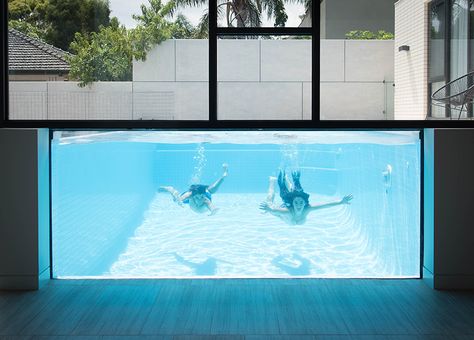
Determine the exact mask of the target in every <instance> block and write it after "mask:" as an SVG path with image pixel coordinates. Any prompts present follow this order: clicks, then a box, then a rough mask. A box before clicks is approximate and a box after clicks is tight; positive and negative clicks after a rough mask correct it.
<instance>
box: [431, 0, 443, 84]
mask: <svg viewBox="0 0 474 340" xmlns="http://www.w3.org/2000/svg"><path fill="white" fill-rule="evenodd" d="M445 10H446V9H445V4H444V2H439V3H434V4H431V11H430V14H431V26H430V49H429V78H430V81H439V80H440V79H443V80H444V78H445V70H444V64H445V58H444V56H445V34H446V19H445V17H446V12H445Z"/></svg>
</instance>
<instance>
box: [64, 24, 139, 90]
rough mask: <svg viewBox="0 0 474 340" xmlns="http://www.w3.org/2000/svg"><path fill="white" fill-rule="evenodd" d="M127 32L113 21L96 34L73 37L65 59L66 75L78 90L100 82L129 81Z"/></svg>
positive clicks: (77, 34) (130, 74) (130, 73)
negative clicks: (78, 83)
mask: <svg viewBox="0 0 474 340" xmlns="http://www.w3.org/2000/svg"><path fill="white" fill-rule="evenodd" d="M130 36H131V34H130V32H129V31H127V29H126V28H125V26H121V25H120V24H119V22H118V20H117V19H116V18H113V19H112V20H111V23H110V25H109V26H107V27H104V26H103V27H101V28H100V30H99V32H92V33H86V34H83V33H76V36H75V38H74V41H73V42H72V43H71V51H72V52H73V53H74V55H71V56H69V57H68V59H69V63H70V65H71V70H70V72H69V75H70V77H71V78H72V79H76V80H80V86H85V85H86V84H89V83H92V82H94V81H100V80H110V81H126V80H130V79H131V77H132V68H131V61H132V58H133V50H132V46H131V44H130Z"/></svg>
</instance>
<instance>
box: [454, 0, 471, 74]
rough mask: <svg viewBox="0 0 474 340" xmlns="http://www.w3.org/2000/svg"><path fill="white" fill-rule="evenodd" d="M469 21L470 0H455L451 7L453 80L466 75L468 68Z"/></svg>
mask: <svg viewBox="0 0 474 340" xmlns="http://www.w3.org/2000/svg"><path fill="white" fill-rule="evenodd" d="M468 21H469V10H468V0H454V1H453V2H452V7H451V39H450V54H451V58H450V60H451V62H450V63H451V65H450V78H451V80H454V79H456V78H459V77H461V76H463V75H465V74H466V73H467V70H468V64H467V57H468V48H469V45H468V30H469V25H468Z"/></svg>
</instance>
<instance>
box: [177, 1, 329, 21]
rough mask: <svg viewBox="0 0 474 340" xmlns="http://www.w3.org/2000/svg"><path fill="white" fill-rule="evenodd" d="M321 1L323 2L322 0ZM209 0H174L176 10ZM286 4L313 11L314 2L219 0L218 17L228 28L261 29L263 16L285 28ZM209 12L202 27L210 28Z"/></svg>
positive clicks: (202, 19)
mask: <svg viewBox="0 0 474 340" xmlns="http://www.w3.org/2000/svg"><path fill="white" fill-rule="evenodd" d="M320 1H321V0H320ZM209 2H210V1H209V0H174V3H175V8H179V7H186V6H192V7H197V6H205V5H207V4H208V3H209ZM285 3H300V4H303V5H304V6H305V9H306V11H311V6H312V0H217V16H218V18H225V21H226V23H227V27H260V26H261V24H262V14H266V15H267V17H268V18H271V17H273V18H275V23H274V26H275V27H284V26H285V23H286V20H287V19H288V16H287V14H286V12H285ZM208 25H209V14H208V13H207V11H206V12H205V13H204V15H203V16H202V17H201V21H200V23H199V26H200V27H208Z"/></svg>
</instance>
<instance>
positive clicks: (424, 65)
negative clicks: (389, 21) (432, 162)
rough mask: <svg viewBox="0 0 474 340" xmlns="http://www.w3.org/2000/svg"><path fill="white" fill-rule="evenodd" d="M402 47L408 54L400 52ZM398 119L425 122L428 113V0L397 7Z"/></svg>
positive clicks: (407, 1) (410, 0) (400, 3)
mask: <svg viewBox="0 0 474 340" xmlns="http://www.w3.org/2000/svg"><path fill="white" fill-rule="evenodd" d="M402 45H408V46H410V50H409V51H400V52H399V51H398V47H399V46H402ZM395 84H396V87H395V119H398V120H400V119H401V120H411V119H417V120H424V119H425V118H426V115H427V112H428V106H427V105H428V104H427V98H428V92H427V91H428V88H427V84H428V10H427V4H426V1H425V0H399V1H398V2H397V3H396V4H395Z"/></svg>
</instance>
